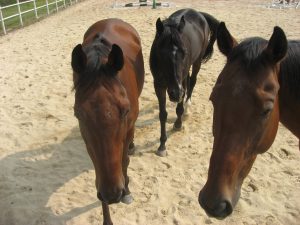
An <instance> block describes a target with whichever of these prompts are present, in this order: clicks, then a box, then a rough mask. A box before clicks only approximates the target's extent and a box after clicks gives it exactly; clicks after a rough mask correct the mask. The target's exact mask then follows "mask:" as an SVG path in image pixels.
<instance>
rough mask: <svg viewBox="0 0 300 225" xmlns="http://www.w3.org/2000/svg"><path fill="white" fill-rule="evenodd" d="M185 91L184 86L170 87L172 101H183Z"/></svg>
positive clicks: (169, 93)
mask: <svg viewBox="0 0 300 225" xmlns="http://www.w3.org/2000/svg"><path fill="white" fill-rule="evenodd" d="M183 94H184V91H183V89H182V88H168V95H169V99H170V101H171V102H182V100H183Z"/></svg>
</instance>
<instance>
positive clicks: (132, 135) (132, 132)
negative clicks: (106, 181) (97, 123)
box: [121, 128, 134, 205]
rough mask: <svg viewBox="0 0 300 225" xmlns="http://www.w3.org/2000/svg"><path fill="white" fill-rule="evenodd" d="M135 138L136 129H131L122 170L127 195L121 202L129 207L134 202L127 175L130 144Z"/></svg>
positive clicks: (125, 194)
mask: <svg viewBox="0 0 300 225" xmlns="http://www.w3.org/2000/svg"><path fill="white" fill-rule="evenodd" d="M133 137H134V128H132V129H130V130H129V131H128V133H127V140H126V142H127V143H125V145H124V149H123V159H122V170H123V176H124V179H125V193H124V195H123V197H122V199H121V202H123V203H125V204H127V205H128V204H130V203H132V201H133V198H132V196H131V194H130V190H129V187H128V184H129V177H128V174H127V168H128V165H129V162H130V158H129V155H128V152H129V146H130V144H132V143H133Z"/></svg>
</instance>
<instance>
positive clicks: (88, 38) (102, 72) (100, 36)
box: [72, 19, 144, 225]
mask: <svg viewBox="0 0 300 225" xmlns="http://www.w3.org/2000/svg"><path fill="white" fill-rule="evenodd" d="M72 68H73V80H74V89H75V105H74V112H75V116H76V117H77V119H78V122H79V127H80V131H81V135H82V138H83V140H84V142H85V144H86V148H87V151H88V153H89V155H90V157H91V159H92V161H93V164H94V167H95V172H96V182H95V183H96V189H97V197H98V198H99V200H100V201H102V209H103V217H104V219H103V224H105V225H111V224H112V221H111V218H110V214H109V207H108V205H109V204H111V203H117V202H120V201H122V202H124V203H127V204H129V203H131V201H132V197H131V195H130V191H129V188H128V183H129V178H128V176H127V167H128V164H129V157H128V150H129V146H130V147H133V138H134V126H135V121H136V119H137V117H138V112H139V106H138V97H139V96H140V94H141V91H142V87H143V84H144V61H143V55H142V48H141V41H140V38H139V35H138V33H137V31H136V30H135V29H134V28H133V27H132V26H131V25H129V24H127V23H125V22H124V21H122V20H119V19H106V20H101V21H99V22H97V23H95V24H93V25H92V26H91V27H90V28H89V29H88V30H87V31H86V33H85V35H84V40H83V43H82V45H81V44H79V45H77V46H76V47H75V48H74V50H73V52H72Z"/></svg>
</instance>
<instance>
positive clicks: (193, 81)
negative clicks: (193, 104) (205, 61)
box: [186, 58, 201, 101]
mask: <svg viewBox="0 0 300 225" xmlns="http://www.w3.org/2000/svg"><path fill="white" fill-rule="evenodd" d="M200 68H201V58H198V59H197V61H196V62H195V63H194V64H193V67H192V75H191V77H190V82H189V88H188V93H187V97H186V101H188V100H189V99H190V98H191V97H192V93H193V90H194V87H195V85H196V81H197V74H198V72H199V71H200Z"/></svg>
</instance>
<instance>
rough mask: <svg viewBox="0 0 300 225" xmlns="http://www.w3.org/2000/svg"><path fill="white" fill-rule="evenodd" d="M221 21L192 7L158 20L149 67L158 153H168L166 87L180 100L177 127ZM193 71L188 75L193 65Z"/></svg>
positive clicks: (209, 54)
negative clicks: (156, 106)
mask: <svg viewBox="0 0 300 225" xmlns="http://www.w3.org/2000/svg"><path fill="white" fill-rule="evenodd" d="M218 25H219V21H218V20H217V19H215V18H214V17H213V16H211V15H209V14H207V13H203V12H197V11H195V10H193V9H181V10H178V11H176V12H174V13H173V14H172V15H171V16H170V17H169V18H167V19H166V20H164V21H161V20H160V18H158V19H157V21H156V36H155V38H154V41H153V44H152V47H151V52H150V69H151V72H152V75H153V78H154V88H155V93H156V96H157V98H158V102H159V120H160V125H161V136H160V146H159V148H158V150H157V155H159V156H165V155H166V147H165V142H166V141H167V135H166V120H167V116H168V113H167V111H166V91H167V92H168V95H169V99H170V101H172V102H177V107H176V114H177V120H176V121H175V124H174V128H175V129H180V128H181V126H182V118H181V117H182V115H183V112H184V107H183V102H184V97H185V95H186V102H187V101H188V100H189V99H190V98H191V95H192V92H193V89H194V86H195V84H196V79H197V74H198V72H199V70H200V67H201V63H204V62H206V61H208V60H209V59H210V58H211V56H212V53H213V45H214V42H215V40H216V30H217V27H218ZM191 66H193V67H192V74H191V76H190V75H189V71H190V67H191ZM186 92H187V93H186Z"/></svg>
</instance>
